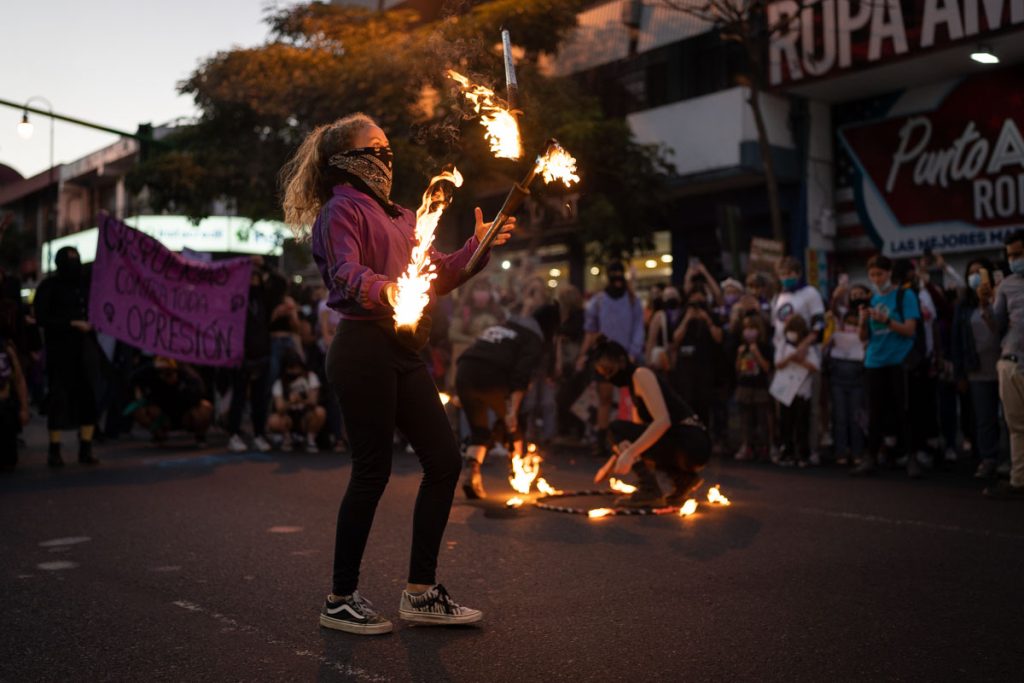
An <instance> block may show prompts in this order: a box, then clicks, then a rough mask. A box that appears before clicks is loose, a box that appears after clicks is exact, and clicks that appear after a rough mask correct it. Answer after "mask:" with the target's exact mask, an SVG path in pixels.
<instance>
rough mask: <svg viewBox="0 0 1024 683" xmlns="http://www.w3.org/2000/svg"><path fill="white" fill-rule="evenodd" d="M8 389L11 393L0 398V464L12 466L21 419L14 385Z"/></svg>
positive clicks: (14, 462) (16, 452)
mask: <svg viewBox="0 0 1024 683" xmlns="http://www.w3.org/2000/svg"><path fill="white" fill-rule="evenodd" d="M12 384H13V382H12ZM8 391H10V392H11V395H10V396H8V397H7V398H3V399H0V465H2V466H4V467H14V466H15V465H16V464H18V434H19V433H20V432H21V421H20V420H19V419H18V410H19V409H20V404H19V403H18V399H17V398H15V397H14V387H13V386H12V387H9V388H8Z"/></svg>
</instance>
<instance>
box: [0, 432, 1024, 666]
mask: <svg viewBox="0 0 1024 683" xmlns="http://www.w3.org/2000/svg"><path fill="white" fill-rule="evenodd" d="M41 436H42V434H41V432H39V431H38V430H34V431H31V432H30V433H29V437H30V439H38V438H41ZM222 442H223V438H221V439H219V440H217V439H215V440H214V441H213V444H214V445H213V447H211V448H208V449H205V450H203V451H197V450H195V449H194V448H193V447H191V446H190V445H189V444H188V442H187V441H185V440H184V439H178V440H174V441H172V442H171V443H170V444H169V445H167V446H165V447H155V446H152V445H149V444H147V443H144V442H141V441H129V442H116V443H113V444H106V445H104V446H103V447H100V448H98V449H97V454H98V455H99V457H100V458H102V460H103V463H102V464H101V465H100V466H98V467H97V468H92V469H89V468H85V467H81V466H79V465H77V464H76V463H74V462H73V458H68V460H69V461H70V462H69V464H68V466H67V467H65V468H64V469H63V470H60V471H50V470H48V469H47V468H46V466H45V463H44V461H45V454H44V453H43V451H42V449H41V448H38V447H36V448H33V449H30V450H29V452H28V453H26V454H23V456H22V463H21V465H20V467H19V470H18V471H17V472H16V473H14V474H13V475H8V476H5V477H4V478H2V479H0V520H2V529H3V533H2V536H0V577H2V581H3V585H4V590H3V609H2V611H0V624H2V633H3V637H2V640H0V679H2V680H4V681H12V682H14V681H17V682H22V681H101V680H102V681H140V680H146V681H302V680H324V681H540V680H558V681H704V680H707V681H710V680H743V681H764V680H771V681H776V680H801V681H803V680H814V681H818V680H921V681H925V680H926V681H939V680H941V681H947V680H965V681H967V680H970V681H1002V680H1018V681H1019V680H1021V671H1022V669H1021V660H1022V654H1024V589H1022V583H1024V582H1022V567H1024V505H1020V504H1017V503H1013V502H1009V503H1000V502H991V501H987V500H984V499H983V498H982V497H981V496H980V495H979V488H980V486H979V484H978V483H977V482H976V481H974V480H972V479H970V478H968V477H964V476H962V475H951V474H936V475H933V476H931V477H930V478H929V479H927V480H926V481H923V482H911V481H908V480H906V479H905V478H904V477H901V476H898V475H897V474H895V473H885V474H882V475H881V476H878V477H875V478H873V479H871V480H865V481H862V480H851V479H850V478H849V477H847V476H845V474H844V473H842V472H840V471H837V470H835V469H827V468H822V469H817V470H813V471H795V470H779V469H775V468H771V467H769V466H764V465H749V464H744V465H738V464H733V463H731V462H729V463H725V464H716V465H712V467H711V469H710V471H709V472H708V474H707V477H706V479H707V480H708V483H709V484H710V483H720V484H721V486H722V490H723V492H724V493H725V494H726V495H727V496H729V497H730V498H731V499H732V502H733V504H732V505H731V506H729V507H712V506H709V505H706V504H702V505H701V506H700V508H699V509H698V512H697V513H696V514H695V515H694V516H693V517H690V518H686V519H682V518H680V517H678V516H675V515H671V516H660V517H653V516H651V517H608V518H603V519H588V518H587V517H584V516H578V515H569V514H562V513H557V512H550V511H544V510H539V509H536V508H531V507H526V508H524V509H523V510H521V511H519V512H514V513H509V512H506V511H505V510H504V509H503V507H502V506H501V505H500V500H504V498H505V497H506V496H508V495H511V490H510V488H509V487H508V485H507V483H506V482H504V481H503V478H504V473H505V465H504V463H500V462H493V463H490V464H489V465H488V466H487V469H486V480H487V484H488V487H489V489H490V490H491V492H492V495H494V496H495V498H498V499H499V501H498V502H496V503H494V504H469V503H466V502H465V501H463V500H462V498H461V493H460V494H459V497H458V498H457V502H456V505H455V507H454V508H453V510H452V514H451V521H450V524H449V527H448V532H447V535H446V538H445V543H444V545H443V547H442V551H441V553H442V554H441V567H440V577H439V578H440V580H441V581H442V582H443V583H444V584H445V585H446V586H447V587H448V588H449V590H450V591H451V592H452V594H453V596H454V597H455V598H456V599H457V600H459V601H461V602H463V603H465V604H469V605H471V606H473V607H477V608H479V609H482V610H483V611H484V613H485V620H484V622H483V623H482V624H481V625H480V626H472V627H463V628H456V629H445V628H437V627H421V626H417V627H409V626H404V625H402V624H401V622H398V621H397V611H398V599H399V592H400V590H401V588H402V587H403V584H404V581H405V571H406V565H407V562H408V546H409V537H410V527H411V523H410V522H411V511H412V501H413V498H414V497H415V493H416V487H417V483H418V464H417V462H416V459H415V457H414V456H412V455H408V454H406V453H404V452H402V453H396V455H395V467H394V474H393V475H392V479H391V483H390V486H389V488H388V490H387V492H386V494H385V496H384V498H383V500H382V501H381V504H380V508H379V510H378V515H377V520H376V524H375V527H374V530H373V534H372V535H371V538H370V542H369V547H368V550H367V553H366V557H365V561H364V564H363V579H362V582H361V586H360V590H361V592H362V593H364V594H365V595H366V596H367V597H369V598H370V599H371V600H373V601H374V603H375V604H376V605H377V607H379V608H380V609H381V611H382V612H383V613H384V614H385V615H386V616H390V617H392V618H393V619H395V620H396V629H395V632H394V633H392V634H389V635H384V636H375V637H359V636H352V635H349V634H345V633H339V632H334V631H326V630H321V628H320V627H319V625H318V621H317V613H318V610H319V608H320V605H321V603H322V600H323V597H324V595H325V594H326V593H327V592H328V591H329V589H330V581H329V579H330V572H331V560H332V552H333V541H334V524H335V516H336V514H337V507H338V502H339V500H340V497H341V494H342V492H343V490H344V487H345V484H346V482H347V478H348V474H349V469H350V468H349V464H348V458H347V457H345V456H339V455H335V454H327V453H323V454H319V455H305V454H303V455H291V454H287V455H286V454H280V453H276V454H269V455H260V454H255V453H251V454H243V455H234V454H228V453H226V452H225V451H224V450H223V448H218V447H217V446H218V445H219V444H222ZM66 451H68V452H70V454H71V455H73V449H71V448H67V449H66ZM545 455H546V458H547V460H546V462H545V463H544V472H543V475H544V476H545V477H546V478H547V480H548V481H550V482H551V483H552V484H554V485H555V486H557V487H559V488H563V489H587V488H593V487H592V486H591V485H590V484H589V482H588V480H589V477H590V475H591V474H592V472H593V470H594V469H596V467H597V466H598V465H599V463H597V462H595V461H594V460H592V459H590V458H587V457H585V456H574V455H572V454H570V453H547V454H545ZM701 500H703V496H701ZM607 501H608V499H602V498H593V499H590V498H588V499H582V498H580V499H576V500H575V501H568V502H570V503H573V504H578V505H580V506H586V507H599V506H600V505H601V504H603V503H606V502H607Z"/></svg>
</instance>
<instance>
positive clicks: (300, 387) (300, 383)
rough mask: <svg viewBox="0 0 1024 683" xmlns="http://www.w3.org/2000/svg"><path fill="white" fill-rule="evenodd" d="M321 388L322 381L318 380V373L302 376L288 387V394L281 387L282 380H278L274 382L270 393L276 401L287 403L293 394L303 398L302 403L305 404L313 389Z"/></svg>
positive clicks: (308, 373)
mask: <svg viewBox="0 0 1024 683" xmlns="http://www.w3.org/2000/svg"><path fill="white" fill-rule="evenodd" d="M319 388H320V380H319V379H318V378H317V376H316V373H314V372H307V373H306V374H305V375H300V376H299V377H298V378H297V379H295V380H294V381H292V382H291V383H290V384H289V385H288V391H287V392H286V391H284V387H283V386H282V385H281V380H277V381H276V382H274V386H273V388H272V389H271V390H270V393H271V394H272V395H273V396H274V398H275V399H276V398H280V399H283V400H285V401H287V400H288V398H289V397H290V396H291V395H292V394H298V395H299V396H300V397H301V400H302V402H303V403H305V401H306V398H307V397H308V396H309V392H310V391H312V390H313V389H319Z"/></svg>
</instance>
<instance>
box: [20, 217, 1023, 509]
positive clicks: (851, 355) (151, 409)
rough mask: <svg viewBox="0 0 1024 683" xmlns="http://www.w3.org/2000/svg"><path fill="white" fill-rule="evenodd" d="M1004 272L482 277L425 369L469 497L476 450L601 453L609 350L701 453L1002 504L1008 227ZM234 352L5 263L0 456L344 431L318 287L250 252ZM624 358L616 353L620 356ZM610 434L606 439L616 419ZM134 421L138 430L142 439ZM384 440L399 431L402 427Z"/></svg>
mask: <svg viewBox="0 0 1024 683" xmlns="http://www.w3.org/2000/svg"><path fill="white" fill-rule="evenodd" d="M998 261H999V263H996V262H993V261H990V260H988V259H985V258H975V259H972V260H971V261H970V262H969V263H968V264H967V267H966V269H965V270H964V272H963V273H958V272H956V271H955V270H954V269H953V268H951V267H950V266H949V265H947V264H946V263H945V262H944V260H943V259H942V257H941V256H940V255H937V254H931V253H926V254H925V256H924V257H922V258H920V259H917V260H915V261H911V260H896V261H893V260H890V259H889V258H887V257H884V256H880V255H879V256H874V257H872V258H871V259H870V260H869V261H868V262H867V264H866V266H867V280H865V281H858V282H854V281H851V280H850V278H849V277H848V276H847V275H845V274H840V275H839V276H838V278H837V280H836V282H835V283H834V287H833V288H832V289H831V292H830V296H829V297H828V300H827V301H826V300H825V298H823V296H822V294H821V292H820V291H819V289H818V288H816V287H813V286H810V285H808V284H807V282H806V280H805V277H804V274H803V271H802V266H801V263H800V262H799V261H798V260H797V259H794V258H792V257H786V258H783V259H781V260H780V261H779V262H778V264H777V265H776V267H775V269H774V272H768V271H751V272H749V273H746V274H745V275H744V274H739V273H736V274H733V276H731V277H713V276H712V274H711V273H710V272H709V271H708V269H707V268H706V267H705V266H704V265H703V264H702V263H701V262H700V261H699V260H696V259H691V261H690V263H689V264H688V268H687V270H686V272H685V274H684V277H683V278H682V282H681V285H680V286H678V287H677V286H672V285H668V284H661V285H657V286H654V287H652V288H650V289H649V290H648V291H645V292H638V291H635V289H634V287H633V286H632V285H631V284H630V282H629V278H628V273H627V270H626V268H625V267H624V265H623V264H622V263H620V262H612V263H608V264H604V267H603V269H602V271H603V276H604V278H605V287H604V288H603V289H602V290H600V291H597V292H593V293H583V292H581V291H580V290H579V289H577V288H576V287H574V286H573V285H571V284H568V283H562V284H559V285H558V286H557V287H556V288H553V289H552V288H551V287H549V286H548V283H547V282H546V281H545V280H544V279H541V278H538V277H529V276H526V275H524V276H522V277H512V278H510V279H509V282H510V284H509V285H508V286H506V287H499V286H496V285H495V284H494V283H492V282H491V281H489V280H488V279H487V278H486V277H478V278H476V279H474V280H472V281H471V282H469V283H468V284H467V285H465V286H464V287H463V288H462V290H461V291H458V292H456V293H455V294H454V295H453V296H450V297H445V298H443V299H440V300H438V301H436V302H433V303H432V304H431V306H430V308H429V309H428V314H429V316H430V320H431V322H432V324H431V327H430V340H429V344H428V345H427V346H426V347H425V348H424V349H423V351H422V353H423V354H424V357H425V359H426V360H427V364H428V367H429V369H430V372H431V375H432V376H433V379H434V381H435V383H436V384H437V386H438V388H439V390H441V391H445V392H449V393H451V394H452V395H453V397H454V401H453V402H452V404H451V405H450V411H451V413H452V421H453V426H454V427H455V429H456V430H457V431H458V432H459V434H460V436H461V437H462V441H463V443H464V444H465V445H466V457H467V462H468V463H469V465H468V467H467V479H466V482H465V484H464V487H463V488H464V490H465V491H466V494H467V495H468V496H470V497H480V496H483V495H486V494H485V492H484V491H483V486H482V482H481V480H480V477H479V466H480V463H482V462H483V460H484V457H485V454H486V453H487V452H488V450H490V449H491V448H492V447H494V446H495V445H496V444H497V445H498V447H499V448H501V447H504V446H505V445H506V444H508V446H507V447H508V448H512V444H514V443H515V442H517V441H518V442H522V441H527V442H535V443H539V444H541V445H550V446H555V447H562V448H580V449H589V450H591V451H593V452H594V455H595V456H597V457H607V456H609V455H611V454H612V451H613V449H614V447H615V444H614V439H613V438H612V437H613V436H614V434H611V433H610V428H611V426H612V424H613V422H614V421H615V420H616V419H617V418H618V419H621V418H626V419H627V420H628V419H629V417H630V411H631V401H630V396H629V392H628V391H625V390H624V389H623V388H622V387H620V386H616V384H615V383H614V382H612V381H609V380H608V378H607V377H605V376H603V375H602V374H601V373H597V372H595V368H594V361H595V358H594V352H595V349H596V348H597V347H598V346H600V345H601V344H603V343H606V342H608V341H611V342H615V343H616V344H617V345H618V346H619V347H621V348H622V349H624V350H625V353H626V354H628V358H629V361H630V362H631V363H635V364H637V365H639V366H645V367H647V368H649V369H651V370H652V371H653V372H654V373H655V375H656V376H657V377H658V381H659V382H662V383H663V384H664V386H665V387H666V388H667V390H668V389H669V388H670V390H671V392H674V393H673V395H674V396H678V397H679V398H681V400H682V401H683V402H685V405H686V406H687V407H688V409H687V410H688V411H689V412H692V414H693V415H694V418H695V420H698V421H699V423H700V425H701V426H702V428H704V429H705V430H706V431H707V432H708V434H709V435H710V436H711V443H712V448H713V453H714V455H715V456H717V457H719V458H722V457H731V458H734V459H736V460H740V461H754V462H765V463H771V464H774V465H777V466H780V467H797V468H807V467H817V466H822V465H831V466H841V467H847V468H849V469H850V472H851V474H854V475H870V474H873V473H875V472H878V471H879V470H880V469H882V468H900V469H902V470H905V471H906V473H907V474H908V475H909V476H910V477H913V478H917V477H920V476H923V475H925V474H926V473H927V472H928V471H929V470H931V469H935V468H941V467H948V466H950V465H951V464H952V463H956V462H964V461H967V460H969V461H971V462H972V468H971V469H972V470H973V471H974V474H975V476H977V477H979V478H983V479H997V478H998V477H1003V476H1006V475H1009V477H1010V481H998V480H997V481H996V482H995V483H994V484H993V485H990V486H988V487H987V488H986V489H985V492H986V494H988V495H992V496H998V497H1013V498H1019V497H1022V495H1021V494H1022V493H1024V375H1022V374H1021V372H1022V371H1021V370H1020V368H1024V366H1022V365H1020V364H1019V361H1020V360H1024V232H1018V233H1014V234H1012V235H1010V236H1009V237H1008V238H1007V241H1006V251H1005V254H1004V255H1001V257H1000V258H999V259H998ZM254 262H255V263H254V269H253V274H252V277H251V281H250V289H249V302H248V311H247V318H246V334H245V360H244V363H243V364H242V365H241V367H237V368H209V367H203V366H190V365H188V364H185V363H180V362H177V361H175V360H173V359H170V358H164V357H159V356H156V357H154V356H150V355H147V354H144V353H142V352H141V351H139V350H138V349H134V348H132V347H130V346H129V345H127V344H124V343H122V342H120V341H117V340H114V339H111V338H108V337H105V336H103V335H97V334H96V333H95V331H94V330H93V328H92V326H91V325H90V323H89V321H88V316H87V313H86V311H87V308H88V289H89V272H88V268H87V267H83V266H82V264H81V262H80V259H79V255H78V253H77V252H76V251H75V250H74V249H71V248H66V249H62V250H61V252H59V253H58V255H57V259H56V265H57V269H56V272H55V274H53V275H52V276H50V277H49V278H47V279H46V280H44V281H43V282H42V283H41V284H40V286H39V288H38V290H37V292H36V294H35V298H34V300H33V302H32V304H31V305H28V304H26V303H24V302H22V300H21V298H20V290H19V284H18V283H17V282H16V281H14V280H13V279H11V278H9V277H6V276H4V275H3V274H2V272H0V433H2V438H0V453H2V454H3V463H2V464H3V468H4V469H5V470H12V469H14V467H15V465H16V463H17V458H18V456H17V453H18V447H19V443H20V442H21V440H22V436H21V427H22V426H23V425H25V424H26V423H27V421H28V420H29V417H30V409H34V410H35V411H37V412H38V413H40V414H45V416H46V420H47V429H48V431H49V445H48V464H49V465H50V466H51V467H55V468H56V467H60V466H62V465H63V464H64V454H63V452H62V443H61V436H62V432H64V431H67V430H77V431H78V460H79V461H80V462H81V463H83V464H95V463H97V462H98V458H97V456H96V453H95V452H94V448H93V443H94V442H96V441H103V440H109V439H116V438H119V437H122V436H125V435H128V434H130V433H131V432H132V430H133V429H135V430H141V431H143V432H145V433H147V434H148V435H149V438H151V439H152V440H153V441H154V442H157V443H160V442H163V441H165V440H167V439H168V435H169V434H170V433H172V432H175V431H184V432H188V433H191V434H192V435H194V438H195V441H196V443H197V445H199V446H201V447H205V446H206V443H207V442H206V439H207V434H208V433H209V432H210V430H211V429H220V430H223V432H225V433H226V435H227V437H228V439H227V447H228V448H229V449H230V450H231V451H233V452H239V453H240V452H245V451H248V450H250V449H252V450H257V451H261V452H266V451H270V450H272V449H281V450H285V451H290V450H294V449H302V450H304V451H307V452H310V453H315V452H320V451H328V452H330V451H335V452H339V453H341V452H345V451H346V449H347V445H346V440H345V425H344V424H343V420H342V415H341V410H340V407H339V403H338V399H337V396H335V395H334V393H333V390H332V388H331V385H330V383H329V382H328V381H327V378H326V376H325V370H324V364H325V357H326V352H327V349H328V348H329V347H330V342H331V340H332V338H333V336H334V334H335V330H336V327H337V325H338V323H339V315H338V314H337V313H336V312H335V311H333V310H332V309H330V308H328V307H327V305H326V301H327V292H326V290H325V289H324V288H323V287H322V286H318V287H314V286H309V285H296V284H292V283H290V282H289V281H288V280H286V279H285V278H284V277H283V276H282V275H281V274H280V273H278V272H276V271H275V270H274V269H273V268H271V267H269V266H268V265H267V264H265V263H264V262H263V261H262V259H260V258H259V257H255V258H254ZM616 348H618V347H616ZM611 431H614V430H611ZM136 433H138V431H136ZM396 442H397V443H399V444H400V442H401V435H400V434H398V435H396Z"/></svg>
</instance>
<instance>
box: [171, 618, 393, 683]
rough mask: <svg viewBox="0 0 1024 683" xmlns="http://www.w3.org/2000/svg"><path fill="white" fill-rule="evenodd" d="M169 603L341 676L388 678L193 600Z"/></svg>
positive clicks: (379, 679)
mask: <svg viewBox="0 0 1024 683" xmlns="http://www.w3.org/2000/svg"><path fill="white" fill-rule="evenodd" d="M171 604H173V605H175V606H177V607H180V608H182V609H184V610H188V611H189V612H196V613H199V614H205V615H208V616H209V617H210V619H212V620H213V621H215V622H217V623H218V624H220V625H221V626H222V627H223V630H224V631H241V632H243V633H248V634H250V635H254V636H257V637H259V638H262V639H263V640H264V641H265V642H266V643H267V644H268V645H280V646H283V647H287V648H289V649H291V650H292V651H293V652H295V654H296V655H298V656H299V657H309V658H311V659H315V660H316V661H318V662H320V663H321V664H323V665H325V666H329V667H331V668H332V669H334V670H335V671H337V672H338V673H339V674H341V675H343V676H348V677H350V678H355V679H358V680H361V681H387V680H389V679H388V678H387V677H386V676H379V675H377V674H374V673H371V672H369V671H367V670H366V669H361V668H359V667H357V666H352V665H350V664H345V663H342V662H336V661H334V660H333V659H331V658H330V657H327V656H326V655H322V654H318V653H316V652H313V651H312V650H305V649H301V648H299V647H297V646H296V645H295V644H293V643H288V642H286V641H283V640H280V639H278V638H275V637H274V636H272V635H270V634H269V633H265V632H264V631H262V630H261V629H259V628H257V627H255V626H252V625H249V624H242V623H240V622H238V621H236V620H235V619H232V618H231V617H229V616H227V615H226V614H220V613H218V612H211V611H209V610H207V609H205V608H203V607H202V606H200V605H197V604H196V603H194V602H190V601H188V600H175V601H174V602H173V603H171Z"/></svg>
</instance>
